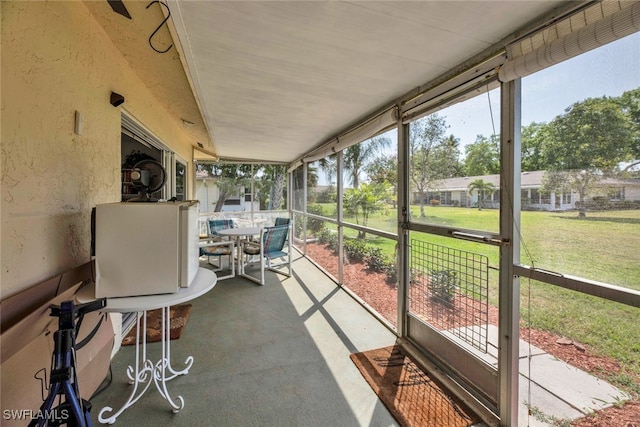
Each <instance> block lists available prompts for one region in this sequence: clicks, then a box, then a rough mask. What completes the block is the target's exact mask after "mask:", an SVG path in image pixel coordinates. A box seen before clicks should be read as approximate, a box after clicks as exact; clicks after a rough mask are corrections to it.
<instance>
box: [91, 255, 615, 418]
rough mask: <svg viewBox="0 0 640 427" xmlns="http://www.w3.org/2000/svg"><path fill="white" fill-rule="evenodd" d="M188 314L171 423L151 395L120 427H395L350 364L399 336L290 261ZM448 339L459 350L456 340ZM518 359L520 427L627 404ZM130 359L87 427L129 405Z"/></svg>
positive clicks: (534, 359)
mask: <svg viewBox="0 0 640 427" xmlns="http://www.w3.org/2000/svg"><path fill="white" fill-rule="evenodd" d="M202 265H203V266H205V265H206V264H204V263H203V264H202ZM191 303H192V305H193V308H192V311H191V315H190V318H189V320H188V323H187V325H186V327H185V330H184V332H183V334H182V336H181V338H180V339H179V340H177V341H173V342H172V345H171V359H172V363H173V365H174V367H175V368H178V369H179V368H180V367H181V364H182V363H184V361H185V360H186V358H187V357H188V356H193V357H194V359H195V361H194V364H193V366H192V368H191V371H190V372H189V374H188V375H185V376H179V377H177V378H175V379H173V380H171V381H170V382H169V383H168V386H167V388H168V391H169V394H170V395H171V396H172V397H173V398H174V399H175V398H176V397H177V396H182V398H183V399H184V408H183V409H182V410H180V411H179V412H178V413H176V414H174V413H172V411H171V408H170V407H169V405H168V403H167V402H166V401H165V400H164V399H163V398H162V397H161V396H160V394H159V393H158V390H157V389H156V388H155V386H154V385H151V386H150V387H149V389H148V390H147V392H146V394H145V395H143V396H142V397H141V398H140V400H139V401H137V402H136V403H135V404H134V405H133V406H132V407H131V408H129V409H127V410H126V411H124V413H123V414H122V415H121V416H120V417H119V418H118V420H117V421H116V425H122V426H133V425H135V426H156V425H163V426H164V425H172V426H173V425H175V426H212V425H215V426H234V427H237V426H265V425H269V426H285V425H286V426H319V427H320V426H347V427H348V426H396V425H398V424H397V422H396V421H395V420H394V418H393V417H392V416H391V415H390V413H389V411H388V410H387V409H386V408H385V406H384V405H383V404H382V402H381V401H380V400H379V399H378V397H377V396H376V395H375V393H374V392H373V391H372V389H371V388H370V387H369V385H368V384H367V382H366V381H365V380H364V378H363V377H362V375H361V374H360V372H359V371H358V369H357V368H356V367H355V365H354V364H353V363H352V362H351V360H350V359H349V355H350V354H351V353H354V352H359V351H364V350H369V349H374V348H379V347H384V346H389V345H393V344H395V343H397V337H396V335H395V334H394V333H393V332H391V331H390V330H389V329H388V328H387V327H386V326H384V325H383V324H382V323H380V321H378V320H377V319H376V318H375V317H374V316H372V315H371V314H370V313H369V312H368V311H367V310H366V309H364V308H363V307H362V306H361V305H360V304H358V303H357V302H356V301H355V300H354V299H353V298H351V297H350V296H349V295H348V294H347V293H346V292H344V291H342V290H341V289H340V288H338V287H337V286H336V285H335V283H334V282H333V281H331V280H330V279H328V278H327V277H326V276H325V275H324V274H323V273H322V272H321V271H320V270H319V269H317V268H316V267H315V266H314V265H313V264H312V263H311V262H309V261H308V260H307V259H305V258H303V257H301V256H300V255H299V254H298V253H297V252H295V256H294V263H293V275H292V277H290V278H286V277H285V276H282V275H277V274H275V273H271V272H268V273H267V284H266V285H265V286H259V285H256V284H255V283H253V282H250V281H248V280H246V279H243V278H232V279H228V280H222V281H220V282H218V284H216V286H215V287H214V289H213V290H212V291H210V292H209V293H207V294H205V295H203V296H201V297H200V298H198V299H195V300H193V301H191ZM488 331H489V337H488V338H489V342H491V343H495V342H497V328H495V327H489V329H488ZM452 339H454V340H456V341H459V338H456V337H455V336H454V335H453V334H452ZM461 345H464V344H463V343H461ZM520 348H521V354H520V356H521V357H520V375H521V376H520V407H519V420H520V422H519V425H520V426H531V427H538V426H546V425H550V422H551V421H553V420H554V419H555V420H561V419H575V418H579V417H581V416H583V415H584V414H586V413H588V412H589V411H592V410H597V409H601V408H603V407H606V406H609V405H610V404H612V403H615V402H618V401H620V400H624V399H626V398H627V396H626V395H625V394H624V393H623V392H621V391H620V390H618V389H616V388H615V387H612V386H611V385H609V384H607V383H605V382H603V381H601V380H599V379H597V378H595V377H593V376H591V375H589V374H587V373H585V372H583V371H580V370H578V369H576V368H573V367H571V366H570V365H567V364H565V363H563V362H561V361H558V360H557V359H555V358H553V357H552V356H550V355H549V354H546V353H545V352H543V351H542V350H540V349H538V348H535V347H531V362H530V363H529V360H528V354H529V350H530V347H529V345H528V344H527V343H525V342H523V341H522V342H521V346H520ZM148 351H149V352H150V354H152V357H159V353H160V345H159V344H157V343H153V344H150V345H149V346H148ZM469 351H471V352H473V353H474V354H476V356H477V357H479V358H481V359H483V360H485V361H486V362H487V363H489V364H493V365H496V364H497V358H496V355H497V351H496V347H495V345H490V346H489V351H488V352H487V353H481V352H479V351H477V350H474V349H471V348H470V349H469ZM134 360H135V348H134V346H127V347H123V348H122V349H121V350H120V351H119V352H118V353H117V354H116V355H115V357H114V359H113V361H112V373H113V380H112V383H111V384H110V385H109V386H108V387H107V388H106V389H105V390H104V391H103V392H101V393H100V394H98V395H97V396H95V397H94V398H93V399H92V404H93V409H92V419H93V423H94V425H99V422H98V414H99V413H100V411H101V410H102V409H103V408H104V407H106V406H108V407H112V408H114V411H117V410H118V408H119V407H120V406H121V405H122V403H124V402H125V401H126V399H127V398H128V396H129V393H130V390H131V386H129V385H128V383H127V378H126V374H125V372H126V369H127V367H128V366H129V365H132V364H133V363H134ZM529 366H531V373H532V374H531V375H529ZM529 387H531V395H530V400H531V404H532V406H533V407H535V408H537V409H539V410H540V411H541V412H542V413H544V414H545V416H546V418H545V420H540V419H539V418H536V417H534V416H533V415H529V414H528V413H527V406H526V405H525V402H526V401H527V400H528V399H529ZM112 412H113V411H111V412H109V414H110V413H112ZM106 415H108V414H106Z"/></svg>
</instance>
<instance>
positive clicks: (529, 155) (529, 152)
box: [520, 122, 548, 172]
mask: <svg viewBox="0 0 640 427" xmlns="http://www.w3.org/2000/svg"><path fill="white" fill-rule="evenodd" d="M546 138H547V124H546V123H537V122H531V124H529V125H527V126H523V127H522V133H521V137H520V140H521V145H522V147H521V160H522V161H521V168H522V171H523V172H533V171H540V170H546V169H548V167H547V165H546V164H545V163H544V160H545V159H544V156H543V149H544V143H545V140H546Z"/></svg>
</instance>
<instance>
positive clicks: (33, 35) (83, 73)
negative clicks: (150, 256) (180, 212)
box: [0, 1, 192, 297]
mask: <svg viewBox="0 0 640 427" xmlns="http://www.w3.org/2000/svg"><path fill="white" fill-rule="evenodd" d="M1 7H2V11H1V12H2V38H1V43H2V46H1V47H2V58H1V60H2V62H1V66H2V69H1V85H2V86H1V90H2V92H1V93H2V102H1V106H0V108H1V111H0V114H1V120H2V122H1V137H2V140H1V145H0V147H1V153H0V160H1V165H2V170H1V172H2V173H1V179H2V199H1V209H0V211H1V216H0V221H1V222H0V224H1V229H0V237H1V241H2V247H1V260H0V262H1V265H2V272H1V275H0V280H1V282H0V287H1V294H0V296H1V297H6V296H8V295H12V294H14V293H16V292H18V291H20V290H22V289H25V288H28V287H29V286H31V285H33V284H35V283H38V282H39V281H41V280H43V279H46V278H48V277H51V276H53V275H56V274H58V273H60V272H62V271H65V270H68V269H69V268H72V267H75V266H77V265H79V264H82V263H84V262H87V261H88V260H89V259H90V253H89V250H90V213H91V208H92V207H94V206H95V205H96V204H98V203H107V202H113V201H118V200H119V198H120V114H121V108H126V109H127V111H128V112H130V113H131V114H132V115H133V116H134V117H136V119H138V120H139V121H141V122H142V123H144V124H145V126H147V127H148V128H149V129H150V130H152V131H153V132H154V133H155V134H156V135H158V136H159V137H160V138H161V139H163V140H164V141H165V142H167V143H168V144H169V145H170V146H171V148H172V149H173V150H175V151H176V153H178V154H179V155H180V156H182V157H183V158H185V159H186V160H187V161H188V163H189V168H191V167H192V162H191V161H190V160H191V158H192V156H191V145H190V143H189V142H188V141H185V138H184V136H183V135H182V134H181V133H180V129H179V128H177V127H176V126H175V123H176V120H175V118H170V117H168V116H167V113H166V110H165V109H163V108H162V107H161V106H160V105H159V104H158V102H157V101H156V100H155V99H154V97H153V94H152V92H150V91H149V89H148V88H147V87H146V86H145V85H144V82H142V81H141V80H140V79H139V78H138V77H137V75H136V74H135V72H134V71H133V70H131V68H130V67H129V65H128V63H127V62H126V61H125V59H124V58H123V56H122V55H121V53H120V52H119V51H118V50H117V49H116V48H115V47H114V45H113V44H112V43H111V41H110V40H109V39H108V38H107V37H106V35H105V33H104V31H103V30H102V28H101V27H100V26H99V25H97V23H96V22H95V21H94V20H93V18H92V17H91V15H89V13H88V12H87V9H86V7H85V6H84V5H83V4H82V3H81V2H40V1H38V2H22V1H17V2H7V1H3V2H1ZM112 90H113V91H115V92H118V93H121V94H123V95H124V96H125V98H126V102H125V104H124V105H123V106H121V107H118V108H114V107H112V106H111V105H110V104H109V95H110V93H111V91H112ZM76 110H78V111H80V112H82V114H83V116H84V126H83V132H82V134H81V135H76V134H75V133H74V112H75V111H76ZM188 172H189V174H190V173H191V170H190V171H188Z"/></svg>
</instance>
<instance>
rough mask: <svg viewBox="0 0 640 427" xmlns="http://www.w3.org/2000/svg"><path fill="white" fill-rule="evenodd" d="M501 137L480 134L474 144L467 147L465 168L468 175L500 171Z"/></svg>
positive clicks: (489, 173) (490, 173)
mask: <svg viewBox="0 0 640 427" xmlns="http://www.w3.org/2000/svg"><path fill="white" fill-rule="evenodd" d="M498 142H499V137H498V136H497V135H491V136H490V137H489V138H487V137H485V136H483V135H478V136H476V141H475V142H474V143H473V144H469V145H467V147H466V148H465V159H464V168H465V173H466V175H467V176H482V175H492V174H496V173H500V147H499V143H498Z"/></svg>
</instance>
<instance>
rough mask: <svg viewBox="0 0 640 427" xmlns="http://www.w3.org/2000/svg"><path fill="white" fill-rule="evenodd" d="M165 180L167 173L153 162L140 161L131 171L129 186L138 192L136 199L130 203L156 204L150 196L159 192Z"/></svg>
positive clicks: (158, 164) (157, 163)
mask: <svg viewBox="0 0 640 427" xmlns="http://www.w3.org/2000/svg"><path fill="white" fill-rule="evenodd" d="M166 180H167V172H166V171H165V170H164V168H163V167H162V165H161V164H160V163H159V162H157V161H155V160H141V161H139V162H138V163H136V164H135V165H134V166H133V169H132V170H131V184H132V185H133V187H134V188H136V189H137V190H138V197H136V198H134V199H131V200H129V201H130V202H157V201H158V199H152V198H151V194H153V193H155V192H156V191H158V190H160V189H161V188H162V186H163V185H164V183H165V181H166Z"/></svg>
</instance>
